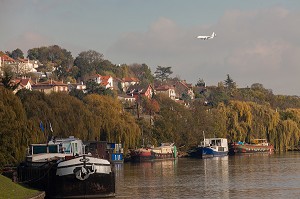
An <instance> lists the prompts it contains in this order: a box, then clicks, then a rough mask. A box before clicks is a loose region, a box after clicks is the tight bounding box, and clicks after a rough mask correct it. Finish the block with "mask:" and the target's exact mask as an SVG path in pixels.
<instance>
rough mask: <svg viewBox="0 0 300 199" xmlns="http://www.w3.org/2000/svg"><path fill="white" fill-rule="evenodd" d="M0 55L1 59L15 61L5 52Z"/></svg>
mask: <svg viewBox="0 0 300 199" xmlns="http://www.w3.org/2000/svg"><path fill="white" fill-rule="evenodd" d="M0 57H1V61H5V62H16V61H15V60H14V59H13V58H11V57H9V56H8V55H6V54H2V53H1V54H0Z"/></svg>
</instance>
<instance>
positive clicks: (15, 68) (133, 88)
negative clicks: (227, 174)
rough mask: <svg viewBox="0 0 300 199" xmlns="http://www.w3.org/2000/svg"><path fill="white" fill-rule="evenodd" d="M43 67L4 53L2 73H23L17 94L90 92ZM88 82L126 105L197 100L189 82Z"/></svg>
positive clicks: (105, 79)
mask: <svg viewBox="0 0 300 199" xmlns="http://www.w3.org/2000/svg"><path fill="white" fill-rule="evenodd" d="M41 65H42V63H41V62H40V61H39V60H30V59H29V58H23V59H22V58H17V59H13V58H12V57H9V56H8V55H7V54H5V53H3V52H0V71H1V72H2V74H3V66H6V67H9V68H11V69H12V72H14V73H15V74H19V76H15V77H14V78H13V79H12V80H11V81H12V83H13V84H18V87H17V88H16V89H15V90H14V93H16V92H18V91H19V90H21V89H28V90H31V91H32V90H33V91H40V92H43V93H46V94H49V93H51V92H67V93H68V92H70V91H71V90H73V89H77V90H81V91H83V92H86V88H87V87H86V82H84V81H81V82H78V83H71V82H64V81H63V80H62V81H58V80H54V79H53V78H52V77H53V74H52V72H41V71H39V67H40V66H41ZM28 74H31V77H27V76H26V75H28ZM86 81H93V82H95V83H97V84H98V85H100V86H102V87H103V88H105V89H110V90H112V91H116V93H117V97H118V99H120V100H121V101H125V102H135V101H136V100H137V99H138V97H139V96H145V97H147V98H149V99H150V98H152V96H153V94H154V93H157V94H159V93H161V94H165V95H167V96H168V97H169V98H170V99H172V100H174V101H175V102H178V103H181V104H184V103H187V102H184V100H182V96H188V98H189V99H191V100H193V99H194V98H195V94H194V92H193V86H192V84H191V83H187V82H186V81H185V80H176V81H169V82H164V83H149V84H147V85H145V84H143V85H142V84H140V80H139V79H138V78H136V77H123V78H119V77H113V76H107V75H100V74H93V75H90V76H89V77H88V78H86ZM0 85H1V84H0ZM203 88H204V87H203Z"/></svg>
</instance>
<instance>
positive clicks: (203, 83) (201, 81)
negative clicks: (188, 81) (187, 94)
mask: <svg viewBox="0 0 300 199" xmlns="http://www.w3.org/2000/svg"><path fill="white" fill-rule="evenodd" d="M196 86H199V87H202V86H204V87H205V86H206V84H205V81H204V80H203V79H200V78H199V80H198V81H197V83H196Z"/></svg>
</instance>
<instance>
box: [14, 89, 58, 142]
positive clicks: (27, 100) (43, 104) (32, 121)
mask: <svg viewBox="0 0 300 199" xmlns="http://www.w3.org/2000/svg"><path fill="white" fill-rule="evenodd" d="M17 96H18V97H19V98H20V99H21V101H22V104H23V107H24V109H25V112H26V115H27V118H28V128H29V129H30V131H31V133H30V135H31V141H32V142H33V143H40V142H46V141H47V135H46V133H47V131H48V129H46V132H45V131H44V132H43V131H42V130H41V128H40V126H39V125H40V123H41V122H42V123H43V126H44V125H46V124H47V123H49V121H50V122H53V124H54V123H55V122H54V120H55V116H54V114H53V111H52V108H51V107H50V106H49V105H48V103H47V96H46V95H45V94H44V93H42V92H39V91H30V90H27V89H22V90H20V91H18V93H17ZM48 125H49V124H48ZM44 128H45V126H44ZM54 128H56V125H54Z"/></svg>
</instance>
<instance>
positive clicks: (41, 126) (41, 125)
mask: <svg viewBox="0 0 300 199" xmlns="http://www.w3.org/2000/svg"><path fill="white" fill-rule="evenodd" d="M40 128H41V130H42V132H43V133H44V132H45V128H44V125H43V122H42V121H41V122H40Z"/></svg>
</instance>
